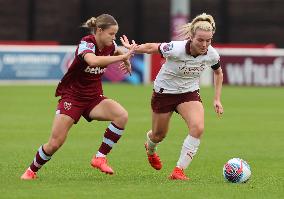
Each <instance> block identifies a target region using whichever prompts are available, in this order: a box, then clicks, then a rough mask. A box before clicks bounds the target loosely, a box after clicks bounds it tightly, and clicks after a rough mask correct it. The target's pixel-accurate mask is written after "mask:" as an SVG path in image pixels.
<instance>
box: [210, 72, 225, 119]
mask: <svg viewBox="0 0 284 199" xmlns="http://www.w3.org/2000/svg"><path fill="white" fill-rule="evenodd" d="M222 83H223V72H222V68H221V67H219V68H218V69H217V70H214V87H215V96H214V102H213V105H214V109H215V112H216V113H217V114H218V116H220V115H221V114H223V112H224V109H223V106H222V104H221V91H222Z"/></svg>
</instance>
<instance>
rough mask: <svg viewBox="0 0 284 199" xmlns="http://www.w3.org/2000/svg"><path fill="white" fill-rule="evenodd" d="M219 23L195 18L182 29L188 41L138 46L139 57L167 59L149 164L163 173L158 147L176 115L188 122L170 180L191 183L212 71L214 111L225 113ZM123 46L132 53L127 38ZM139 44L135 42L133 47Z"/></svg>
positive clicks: (157, 85) (155, 103)
mask: <svg viewBox="0 0 284 199" xmlns="http://www.w3.org/2000/svg"><path fill="white" fill-rule="evenodd" d="M214 33H215V22H214V19H213V17H212V16H211V15H207V14H205V13H203V14H201V15H198V16H197V17H195V18H194V19H193V20H192V22H191V23H188V24H185V25H184V26H182V27H181V29H180V34H181V36H182V37H183V39H184V40H182V41H171V42H169V43H145V44H141V45H138V46H137V48H136V49H135V52H137V53H158V52H159V53H161V55H162V56H163V57H164V58H166V62H165V63H164V64H163V65H162V67H161V69H160V71H159V73H158V75H157V77H156V79H155V81H154V92H153V95H152V100H151V106H152V129H151V130H150V131H149V132H148V133H147V139H146V143H145V147H146V152H147V155H148V161H149V163H150V164H151V166H152V167H153V168H154V169H156V170H160V169H161V168H162V162H161V161H160V158H159V156H158V154H157V152H156V147H157V144H158V143H160V142H161V141H162V140H163V139H164V138H165V136H166V134H167V132H168V128H169V121H170V118H171V116H172V114H173V112H174V111H175V112H177V113H179V114H180V116H181V117H182V118H183V119H184V121H185V122H186V124H187V127H188V129H189V134H188V135H187V137H186V138H185V139H184V142H183V145H182V148H181V153H180V157H179V160H178V161H177V165H176V167H175V168H174V170H173V171H172V173H171V175H170V176H169V178H170V179H173V180H188V179H189V178H188V177H187V176H186V175H185V173H184V170H185V169H186V168H187V167H188V166H189V164H190V163H191V161H192V159H193V157H194V155H195V154H196V153H197V150H198V147H199V144H200V138H201V135H202V133H203V129H204V109H203V105H202V101H201V98H200V95H199V78H200V75H201V73H202V71H203V70H205V69H206V68H208V67H211V68H212V69H213V71H214V85H215V97H214V101H213V105H214V109H215V111H216V113H217V114H218V115H220V114H222V113H223V107H222V104H221V89H222V81H223V73H222V69H221V67H220V62H219V59H220V57H219V55H218V53H217V51H216V50H215V49H214V48H213V47H212V46H211V41H212V38H213V34H214ZM120 40H121V42H122V44H123V45H124V46H125V47H126V48H128V49H131V45H130V43H129V41H128V38H127V37H126V36H123V37H121V38H120ZM134 43H135V41H133V40H132V44H134Z"/></svg>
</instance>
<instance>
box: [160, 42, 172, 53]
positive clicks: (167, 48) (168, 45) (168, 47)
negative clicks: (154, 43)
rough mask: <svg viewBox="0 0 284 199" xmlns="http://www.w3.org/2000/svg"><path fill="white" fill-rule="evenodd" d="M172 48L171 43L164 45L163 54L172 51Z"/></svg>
mask: <svg viewBox="0 0 284 199" xmlns="http://www.w3.org/2000/svg"><path fill="white" fill-rule="evenodd" d="M173 47H174V44H173V43H167V44H166V45H164V46H163V51H164V52H167V51H170V50H172V49H173Z"/></svg>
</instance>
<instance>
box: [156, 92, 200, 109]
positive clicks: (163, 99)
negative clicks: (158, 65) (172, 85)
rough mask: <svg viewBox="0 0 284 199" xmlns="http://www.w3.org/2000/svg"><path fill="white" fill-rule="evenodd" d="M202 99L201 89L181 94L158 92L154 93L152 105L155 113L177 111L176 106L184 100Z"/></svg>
mask: <svg viewBox="0 0 284 199" xmlns="http://www.w3.org/2000/svg"><path fill="white" fill-rule="evenodd" d="M189 101H199V102H202V101H201V98H200V95H199V90H196V91H193V92H187V93H181V94H167V93H156V92H155V91H154V92H153V94H152V99H151V107H152V110H153V112H155V113H168V112H173V111H176V107H177V106H178V105H179V104H181V103H184V102H189Z"/></svg>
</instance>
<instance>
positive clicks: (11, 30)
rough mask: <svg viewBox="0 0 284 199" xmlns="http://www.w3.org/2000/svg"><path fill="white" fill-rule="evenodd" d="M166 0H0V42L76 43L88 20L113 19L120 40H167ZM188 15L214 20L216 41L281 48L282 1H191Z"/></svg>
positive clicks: (282, 45)
mask: <svg viewBox="0 0 284 199" xmlns="http://www.w3.org/2000/svg"><path fill="white" fill-rule="evenodd" d="M170 3H171V1H170V0H119V1H118V0H0V27H1V28H0V41H5V40H12V41H20V40H25V41H26V40H28V41H38V40H41V41H57V42H59V43H60V44H76V43H77V41H78V40H79V39H80V37H81V36H83V35H84V34H87V32H86V31H85V30H83V29H82V28H80V25H81V24H82V23H83V22H84V21H85V20H86V19H88V18H89V17H91V16H98V15H100V14H102V13H109V14H111V15H113V16H114V17H115V18H116V19H117V21H118V22H119V26H120V30H119V33H118V36H120V35H121V34H126V35H128V36H129V37H130V38H134V39H135V40H137V41H138V42H146V41H148V42H159V41H169V40H170ZM190 5H191V13H190V15H191V16H190V17H194V16H196V15H197V14H200V13H202V12H207V13H209V14H212V15H213V16H214V17H215V20H216V24H217V32H216V35H215V38H214V40H215V42H218V43H249V44H250V43H253V44H255V43H262V44H263V43H265V44H266V43H274V44H275V45H276V46H277V47H284V39H283V38H284V37H283V35H284V26H283V24H284V12H283V9H284V1H283V0H215V1H213V0H191V1H190Z"/></svg>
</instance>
